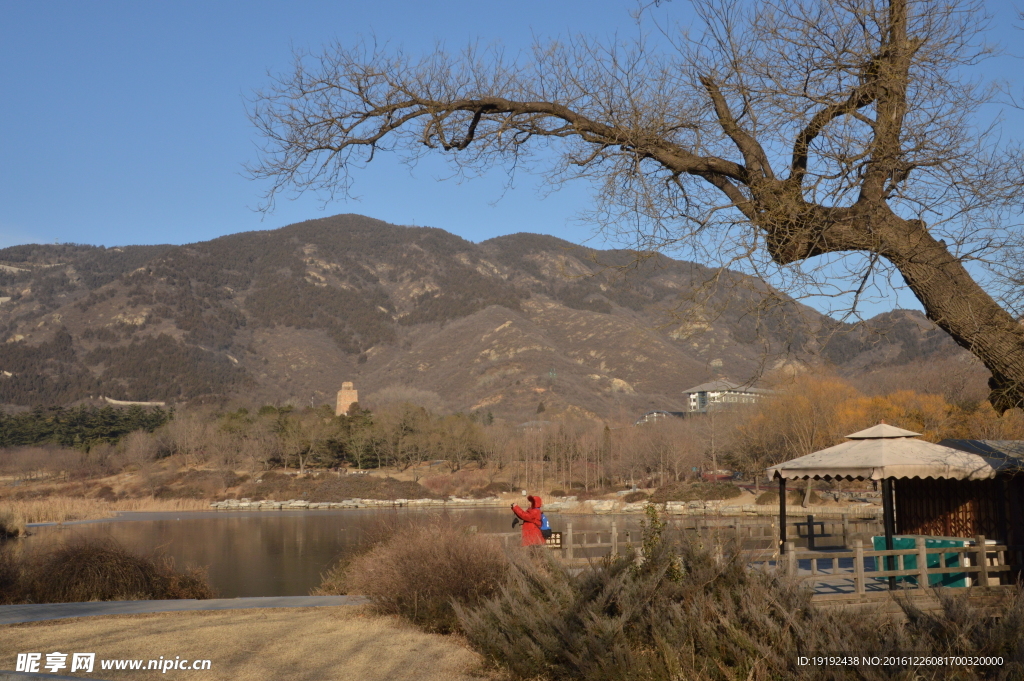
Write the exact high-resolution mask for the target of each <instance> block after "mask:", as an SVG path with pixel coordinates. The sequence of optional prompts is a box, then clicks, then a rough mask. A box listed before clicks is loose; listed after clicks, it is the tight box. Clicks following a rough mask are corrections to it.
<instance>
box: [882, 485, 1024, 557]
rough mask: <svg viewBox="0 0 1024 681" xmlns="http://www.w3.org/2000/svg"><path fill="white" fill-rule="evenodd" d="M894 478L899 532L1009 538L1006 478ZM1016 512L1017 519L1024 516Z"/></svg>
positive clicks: (897, 528) (897, 530)
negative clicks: (1007, 533) (1006, 529)
mask: <svg viewBox="0 0 1024 681" xmlns="http://www.w3.org/2000/svg"><path fill="white" fill-rule="evenodd" d="M894 482H895V497H896V532H897V533H898V534H924V535H931V536H937V537H974V536H976V535H979V534H983V535H985V536H986V537H990V538H993V539H999V540H1002V541H1005V540H1006V539H1007V537H1005V536H1004V534H1005V532H1004V529H1003V528H1004V527H1006V526H1007V525H1006V524H1005V523H1004V519H1005V520H1009V513H1008V510H1009V509H1008V508H1007V504H1006V500H1007V494H1006V491H1005V490H1004V484H1005V483H1006V480H1005V478H997V479H995V480H933V479H931V478H929V479H926V480H921V479H918V478H914V479H906V478H904V479H898V480H895V481H894ZM1016 482H1018V483H1019V482H1020V481H1016ZM1017 486H1018V487H1019V486H1020V485H1019V484H1018V485H1017ZM1018 505H1019V504H1018ZM1016 516H1017V519H1019V518H1020V517H1021V516H1020V514H1019V512H1018V513H1017V514H1016ZM1018 525H1019V523H1018Z"/></svg>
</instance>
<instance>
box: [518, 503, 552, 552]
mask: <svg viewBox="0 0 1024 681" xmlns="http://www.w3.org/2000/svg"><path fill="white" fill-rule="evenodd" d="M526 498H527V500H528V501H529V502H530V508H528V509H526V510H525V511H524V510H523V509H521V508H519V506H518V505H516V504H512V512H513V513H515V514H516V515H517V516H519V518H520V519H521V520H522V521H523V546H535V545H537V544H540V545H543V544H544V535H543V534H541V532H540V506H541V500H540V497H534V496H529V497H526Z"/></svg>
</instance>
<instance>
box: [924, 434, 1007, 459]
mask: <svg viewBox="0 0 1024 681" xmlns="http://www.w3.org/2000/svg"><path fill="white" fill-rule="evenodd" d="M939 444H940V445H943V446H945V447H952V448H953V449H959V450H960V451H962V452H969V453H971V454H980V455H981V456H988V457H992V458H996V459H1007V458H1009V459H1021V460H1022V461H1024V440H951V439H947V440H942V441H941V442H939Z"/></svg>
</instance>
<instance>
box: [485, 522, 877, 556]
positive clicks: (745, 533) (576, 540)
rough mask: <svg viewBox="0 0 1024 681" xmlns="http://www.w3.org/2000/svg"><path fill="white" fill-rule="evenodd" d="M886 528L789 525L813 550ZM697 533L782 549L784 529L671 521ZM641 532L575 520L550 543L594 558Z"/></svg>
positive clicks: (678, 530) (510, 540) (511, 535)
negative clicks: (584, 526)
mask: <svg viewBox="0 0 1024 681" xmlns="http://www.w3.org/2000/svg"><path fill="white" fill-rule="evenodd" d="M880 531H881V525H880V524H879V523H878V521H877V519H875V518H852V517H850V516H849V515H847V514H841V515H839V516H834V517H828V516H825V517H822V516H821V515H818V516H813V515H809V516H806V519H798V518H794V519H793V520H792V521H790V522H787V523H786V536H787V538H789V537H792V538H796V539H799V540H801V543H806V545H807V548H808V549H812V550H813V549H815V548H816V547H817V546H818V545H819V544H820V543H821V541H822V540H833V543H834V542H835V541H838V542H840V543H839V546H842V547H849V546H850V545H851V544H850V542H851V541H855V540H856V538H859V537H866V536H870V535H871V534H877V533H878V532H880ZM688 532H693V533H697V534H699V535H702V536H707V537H709V538H712V539H714V540H715V543H717V544H724V543H726V542H728V541H734V542H736V544H737V546H739V547H742V548H747V549H769V550H772V551H777V550H778V547H779V529H778V524H777V523H775V522H765V521H764V520H759V519H757V518H750V519H745V518H723V517H717V516H708V517H705V518H702V517H699V516H696V517H689V518H687V519H686V521H685V522H682V523H680V522H678V521H676V522H671V523H670V526H669V528H668V538H669V540H671V539H672V535H673V534H675V535H676V537H677V538H678V537H679V535H680V534H683V533H688ZM491 536H495V537H499V538H501V540H502V542H503V543H504V544H505V546H509V545H514V544H515V543H517V542H518V541H519V538H520V536H521V534H520V533H519V532H503V533H496V534H493V535H491ZM639 541H640V534H639V532H637V531H635V530H620V529H619V524H618V522H617V521H615V520H613V521H612V522H611V524H610V527H609V529H606V530H577V529H574V528H573V524H572V523H571V522H566V523H563V529H562V531H561V532H556V533H554V538H553V539H552V540H549V541H548V547H549V548H551V549H557V550H558V551H559V553H558V557H560V558H565V559H567V560H575V559H578V558H582V557H584V555H585V554H586V555H587V556H589V557H591V558H594V557H600V556H602V555H609V554H610V555H618V553H619V550H620V548H623V547H625V546H626V545H627V544H631V543H634V542H636V543H639Z"/></svg>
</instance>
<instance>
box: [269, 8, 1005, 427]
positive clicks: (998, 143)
mask: <svg viewBox="0 0 1024 681" xmlns="http://www.w3.org/2000/svg"><path fill="white" fill-rule="evenodd" d="M656 4H657V3H656ZM690 4H691V5H692V6H693V7H694V9H695V10H696V15H697V17H698V19H699V21H698V24H697V25H695V26H694V27H692V29H690V30H687V31H678V32H676V31H674V30H669V29H667V28H664V27H662V28H661V32H660V34H659V33H654V34H653V35H654V40H652V38H651V35H652V34H651V33H646V34H645V33H643V31H641V33H640V34H641V37H639V38H637V39H636V40H635V41H633V42H629V43H623V42H615V43H611V44H608V43H605V44H602V43H600V42H599V41H595V40H591V39H588V38H585V37H579V38H575V39H569V40H567V41H564V42H553V43H550V44H538V45H537V46H536V47H535V49H534V50H533V51H532V53H531V54H529V55H528V56H526V57H514V58H510V57H508V56H507V55H506V54H505V52H504V51H502V50H501V49H500V48H495V49H491V50H481V49H477V48H475V47H471V48H469V49H467V50H466V51H465V52H464V53H463V54H461V55H451V54H449V53H446V52H444V51H443V50H440V51H437V52H436V53H434V54H432V55H430V56H429V57H426V58H423V59H415V58H413V57H410V56H409V55H407V54H405V53H403V52H401V51H398V50H389V48H387V47H386V46H385V47H378V46H377V45H376V44H373V45H371V46H367V45H363V46H357V47H354V48H347V47H344V46H340V45H335V46H332V47H329V48H328V49H326V50H325V51H324V52H322V53H321V54H318V55H302V54H300V55H298V56H297V58H296V65H295V70H294V72H292V73H291V74H290V75H286V76H284V77H282V78H280V79H278V80H276V81H275V82H274V83H273V84H272V85H271V86H270V87H269V89H267V90H266V91H264V92H261V93H258V94H257V96H256V97H255V99H254V101H253V102H252V107H251V118H252V120H253V122H254V123H255V125H256V126H257V127H258V129H259V131H260V133H261V135H262V136H263V138H264V139H265V146H264V149H263V154H262V156H261V160H260V161H259V162H258V163H257V164H255V165H254V166H252V167H251V168H250V171H251V174H252V176H253V177H255V178H262V179H269V180H270V181H271V186H270V189H269V191H268V195H267V198H268V203H267V206H268V207H270V206H272V204H273V199H274V198H275V196H276V195H278V194H279V193H280V192H281V191H283V190H289V189H291V190H297V191H299V192H302V191H306V190H313V191H321V192H327V194H328V195H329V196H333V195H334V194H335V193H338V192H340V193H342V194H346V193H347V192H348V190H349V189H350V187H351V179H352V176H351V172H352V171H353V169H358V168H359V167H361V166H363V165H364V164H365V163H367V162H369V161H371V160H373V158H374V157H375V155H376V154H378V153H380V152H390V151H397V152H400V153H401V154H403V155H404V157H405V158H406V159H408V160H409V161H411V162H412V161H415V159H416V158H418V157H419V156H420V155H422V154H427V153H434V152H443V153H446V154H447V155H448V158H449V159H450V160H451V162H452V163H453V165H454V168H455V170H456V171H457V172H458V173H461V174H464V175H472V174H473V173H474V172H477V171H479V170H481V169H484V168H487V167H490V166H493V165H502V164H504V165H505V166H506V167H508V168H510V169H518V168H524V167H526V168H537V169H546V172H548V173H549V175H550V179H551V180H552V182H554V184H551V185H550V186H555V187H557V182H559V181H565V180H569V179H574V178H583V179H587V180H591V181H592V182H593V183H594V186H595V187H596V193H597V198H598V202H597V204H596V208H595V209H594V211H593V213H592V215H591V217H593V218H594V219H596V220H599V221H600V222H601V223H602V224H604V225H605V226H606V227H608V228H610V229H613V230H614V229H622V228H621V225H624V224H626V225H630V226H631V227H630V228H629V229H630V230H632V232H631V233H633V234H634V235H635V237H636V246H637V248H638V249H639V250H641V251H647V250H650V249H653V248H664V247H674V248H676V249H678V250H680V251H681V252H682V253H684V254H685V253H689V254H691V255H694V256H699V258H698V259H701V260H704V261H705V262H717V263H718V264H719V265H721V266H722V267H725V266H727V265H728V266H731V267H738V268H741V269H744V270H745V271H747V272H748V273H750V274H754V275H758V276H760V277H762V278H763V279H764V280H765V281H768V282H771V283H772V284H774V285H781V286H786V287H788V288H787V289H786V290H789V291H797V292H804V293H808V294H812V293H813V294H816V295H831V296H836V297H837V299H839V300H842V301H845V302H844V303H843V305H844V306H846V305H849V306H850V309H852V310H855V309H856V306H857V304H858V303H859V302H860V301H861V300H862V299H863V297H864V296H866V295H868V294H869V293H871V292H872V291H876V292H878V291H881V289H879V288H877V287H878V286H883V285H884V284H885V280H886V279H887V278H888V277H894V278H895V280H896V281H899V280H900V279H901V278H902V281H905V282H906V285H907V286H908V287H909V288H910V290H911V291H913V293H914V294H915V295H916V296H917V298H918V300H920V302H921V304H922V305H923V307H924V309H925V311H926V312H927V315H928V317H929V318H930V319H931V320H932V321H934V322H935V323H936V324H937V325H938V326H940V327H941V328H942V329H944V330H945V331H946V332H948V333H949V334H950V335H951V336H952V337H953V338H954V339H955V340H956V342H957V343H959V344H960V345H961V346H963V347H964V348H966V349H968V350H969V351H970V352H972V353H974V354H975V355H976V356H977V357H978V358H980V359H981V360H982V362H983V363H984V364H985V366H986V367H987V368H988V370H989V371H990V372H991V373H992V377H991V379H990V388H991V393H990V401H991V402H992V404H993V406H994V407H995V408H996V409H997V410H998V411H1000V412H1003V411H1005V410H1006V409H1008V408H1011V407H1015V406H1020V405H1021V404H1024V329H1022V328H1021V326H1020V325H1019V324H1017V323H1016V321H1015V319H1014V318H1013V317H1012V316H1011V315H1010V314H1009V313H1008V312H1007V311H1006V310H1005V309H1004V308H1003V307H1001V306H1000V304H998V303H997V302H996V301H995V300H994V298H993V296H992V295H990V293H989V292H988V291H986V289H985V288H983V286H982V284H985V283H986V281H990V280H988V279H986V277H987V276H988V275H987V274H984V273H983V270H981V269H977V270H972V271H968V269H967V267H966V265H968V264H970V262H971V261H974V262H976V263H982V264H984V263H985V262H989V261H991V260H992V259H993V254H994V253H998V252H999V250H1000V249H1001V248H1003V247H1005V246H1006V245H1007V244H1008V243H1009V241H1010V240H1011V237H1012V235H1013V228H1014V227H1015V225H1012V224H1011V222H1010V218H1009V215H1010V212H1011V211H1012V210H1013V209H1015V208H1016V207H1017V206H1018V205H1019V201H1020V197H1021V189H1020V187H1021V183H1020V182H1019V178H1018V176H1017V171H1018V170H1019V167H1020V164H1019V163H1015V162H1014V160H1015V158H1016V156H1017V150H1016V147H1014V145H1013V144H1012V143H1009V142H1007V141H1006V140H1004V139H1002V137H1001V130H1000V129H999V128H998V126H991V127H986V126H985V125H984V124H982V123H981V122H980V114H979V111H980V108H981V107H983V106H984V105H985V104H986V103H988V102H991V101H993V97H995V90H994V88H990V87H988V86H987V85H986V83H985V82H984V81H983V80H982V79H978V78H973V77H972V76H970V75H969V73H968V69H969V67H972V66H975V65H977V64H978V63H979V62H980V61H981V60H983V59H984V58H985V57H987V56H988V55H990V54H991V53H992V50H991V49H990V48H989V47H988V46H987V45H985V44H984V43H983V42H982V40H981V34H982V32H983V30H984V28H985V24H986V17H985V16H984V14H983V9H984V8H983V3H982V1H981V0H829V1H824V0H792V1H786V2H782V1H781V0H759V1H757V2H753V1H744V0H692V1H691V3H690ZM638 16H639V17H640V19H639V21H641V24H642V25H643V22H644V21H645V19H643V17H644V16H645V13H644V12H641V13H639V15H638ZM659 36H660V37H659ZM655 41H656V42H658V44H659V45H663V44H666V43H667V44H669V45H670V46H671V47H670V48H668V49H661V48H660V47H657V46H656V45H654V44H653V43H654V42H655ZM988 271H990V270H984V272H988ZM972 273H973V274H972ZM975 276H977V277H978V278H977V279H976V278H975ZM765 291H766V292H767V293H768V294H769V297H770V289H767V288H766V289H765Z"/></svg>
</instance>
